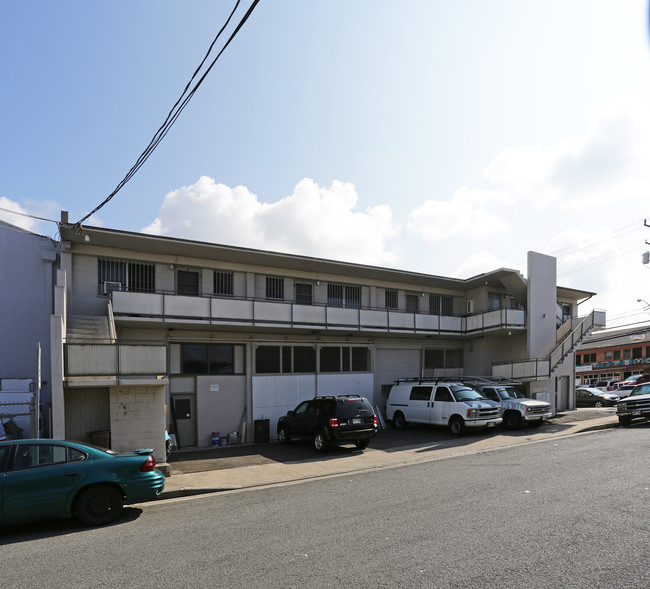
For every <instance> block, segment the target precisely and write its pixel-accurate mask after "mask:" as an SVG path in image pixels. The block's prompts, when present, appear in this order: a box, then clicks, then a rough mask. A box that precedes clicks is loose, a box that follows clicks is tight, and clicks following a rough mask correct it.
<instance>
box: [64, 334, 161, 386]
mask: <svg viewBox="0 0 650 589" xmlns="http://www.w3.org/2000/svg"><path fill="white" fill-rule="evenodd" d="M64 349H65V376H66V377H67V378H71V377H87V378H105V379H118V378H121V377H125V376H152V377H155V376H158V375H164V374H167V347H166V346H165V345H138V344H91V343H88V344H65V348H64Z"/></svg>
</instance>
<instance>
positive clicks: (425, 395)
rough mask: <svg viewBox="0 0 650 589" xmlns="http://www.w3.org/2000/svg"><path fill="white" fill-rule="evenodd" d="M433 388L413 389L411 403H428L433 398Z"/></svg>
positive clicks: (418, 387)
mask: <svg viewBox="0 0 650 589" xmlns="http://www.w3.org/2000/svg"><path fill="white" fill-rule="evenodd" d="M432 390H433V387H421V386H417V387H411V395H410V397H409V400H411V401H428V400H429V399H430V398H431V391H432Z"/></svg>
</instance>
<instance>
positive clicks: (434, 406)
mask: <svg viewBox="0 0 650 589" xmlns="http://www.w3.org/2000/svg"><path fill="white" fill-rule="evenodd" d="M386 417H387V418H388V419H389V420H392V421H393V424H394V425H395V427H396V428H397V429H402V428H404V427H406V425H407V424H408V423H409V422H413V423H429V424H432V425H445V426H448V427H449V431H451V433H452V434H454V435H460V434H462V433H463V432H464V431H465V428H467V427H471V428H489V427H494V426H496V425H499V424H500V423H501V422H502V421H503V418H502V417H501V407H500V405H499V404H498V403H495V402H494V401H489V400H488V399H486V398H485V397H484V396H483V395H482V394H481V393H479V392H478V391H477V390H476V389H474V388H473V387H471V386H468V385H466V384H464V383H462V382H455V381H449V380H435V379H434V380H420V379H411V378H405V379H399V380H398V381H397V382H396V384H394V385H393V386H392V387H391V389H390V393H388V399H387V400H386Z"/></svg>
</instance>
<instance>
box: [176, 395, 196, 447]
mask: <svg viewBox="0 0 650 589" xmlns="http://www.w3.org/2000/svg"><path fill="white" fill-rule="evenodd" d="M172 403H173V407H174V420H175V427H176V441H177V443H178V445H179V446H180V448H188V447H193V446H196V396H195V395H173V396H172Z"/></svg>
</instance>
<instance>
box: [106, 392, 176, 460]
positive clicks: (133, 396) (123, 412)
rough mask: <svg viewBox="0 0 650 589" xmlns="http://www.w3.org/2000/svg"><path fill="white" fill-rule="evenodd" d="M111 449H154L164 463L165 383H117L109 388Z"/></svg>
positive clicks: (119, 450) (124, 450) (125, 450)
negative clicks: (144, 384) (128, 384)
mask: <svg viewBox="0 0 650 589" xmlns="http://www.w3.org/2000/svg"><path fill="white" fill-rule="evenodd" d="M110 424H111V449H112V450H115V451H117V452H127V451H130V450H136V449H138V448H153V449H154V458H155V460H156V462H165V386H164V385H160V386H158V385H146V386H118V387H111V391H110Z"/></svg>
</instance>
